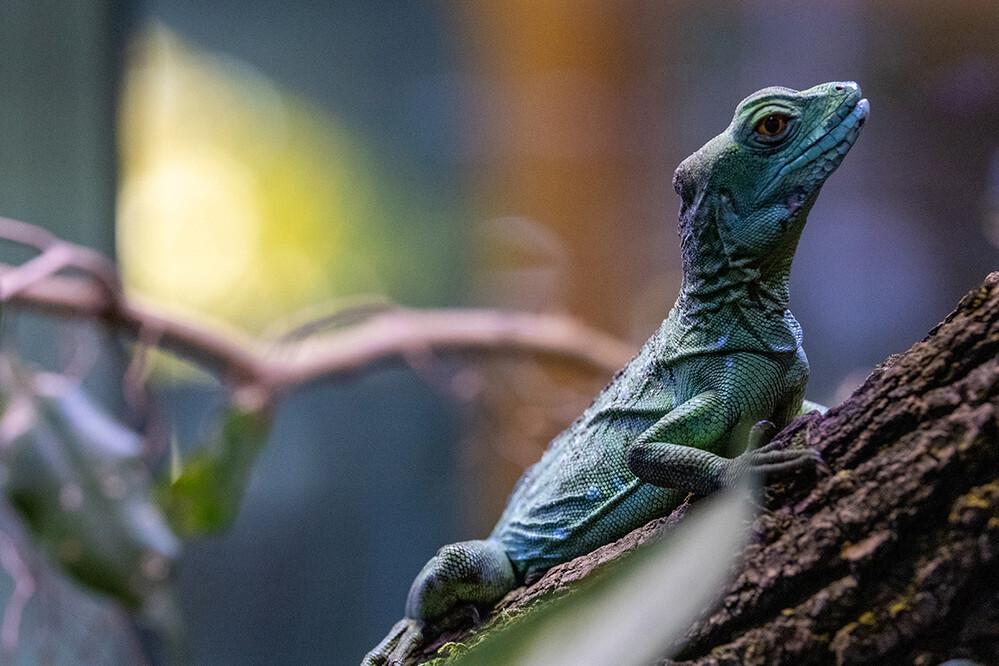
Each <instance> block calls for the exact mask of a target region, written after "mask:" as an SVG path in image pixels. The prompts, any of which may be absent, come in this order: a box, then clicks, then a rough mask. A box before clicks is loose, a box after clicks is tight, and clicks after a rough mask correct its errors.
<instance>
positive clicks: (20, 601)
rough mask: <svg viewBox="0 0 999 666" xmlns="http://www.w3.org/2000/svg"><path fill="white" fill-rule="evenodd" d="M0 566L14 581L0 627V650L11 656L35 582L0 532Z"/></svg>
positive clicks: (11, 541) (10, 541)
mask: <svg viewBox="0 0 999 666" xmlns="http://www.w3.org/2000/svg"><path fill="white" fill-rule="evenodd" d="M0 566H2V567H3V568H4V570H5V571H6V572H7V574H8V575H9V576H10V577H11V579H12V580H13V581H14V591H13V592H12V593H11V595H10V598H9V599H8V600H7V607H6V608H5V609H4V612H3V623H2V625H0V648H2V650H3V652H5V653H7V654H11V653H13V652H14V650H16V649H17V643H18V636H19V634H20V631H21V617H22V616H23V615H24V607H25V606H26V605H27V603H28V601H29V600H30V599H31V597H32V595H34V593H35V581H34V578H32V576H31V572H30V571H29V570H28V567H27V565H26V564H25V563H24V561H23V560H22V559H21V556H20V555H19V554H18V552H17V546H15V545H14V542H13V540H12V539H8V538H7V536H6V535H5V534H3V533H2V532H0Z"/></svg>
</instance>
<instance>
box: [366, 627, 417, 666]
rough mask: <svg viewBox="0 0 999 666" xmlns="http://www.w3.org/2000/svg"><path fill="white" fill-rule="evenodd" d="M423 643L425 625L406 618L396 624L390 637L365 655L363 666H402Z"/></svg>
mask: <svg viewBox="0 0 999 666" xmlns="http://www.w3.org/2000/svg"><path fill="white" fill-rule="evenodd" d="M422 642H423V624H422V623H421V622H418V621H416V620H411V619H409V618H406V619H404V620H399V621H398V622H396V623H395V626H393V627H392V629H391V631H389V633H388V636H386V637H385V638H383V639H382V642H381V643H379V644H378V645H376V646H375V647H374V648H373V649H372V650H371V652H369V653H368V654H366V655H364V660H363V661H361V666H402V664H403V663H404V662H405V660H406V659H407V658H408V657H409V656H410V655H411V654H412V653H413V652H414V651H415V650H416V648H417V647H418V646H419V645H420V643H422Z"/></svg>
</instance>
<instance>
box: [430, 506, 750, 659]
mask: <svg viewBox="0 0 999 666" xmlns="http://www.w3.org/2000/svg"><path fill="white" fill-rule="evenodd" d="M753 512H754V503H753V501H752V500H751V494H750V493H749V492H748V489H747V488H738V489H732V490H730V491H727V492H723V493H719V494H717V495H715V496H713V497H711V498H709V499H707V500H705V501H704V502H701V503H699V504H698V505H697V507H695V509H694V510H693V511H692V512H691V513H690V514H689V515H687V516H685V517H684V519H683V522H682V523H681V524H680V525H679V526H678V527H677V528H676V529H675V530H673V531H671V532H669V533H668V534H667V535H666V537H665V538H664V539H662V540H660V541H656V542H653V543H649V544H646V545H644V546H641V547H640V548H639V549H638V550H636V551H634V552H631V553H628V554H627V555H625V556H623V557H619V558H617V559H615V560H613V561H611V562H609V563H607V564H606V565H604V566H603V568H601V569H599V570H598V571H597V572H596V573H595V575H592V576H588V577H587V578H586V579H585V580H584V581H582V582H581V583H580V584H578V585H577V586H575V588H574V589H573V590H572V591H571V592H570V593H569V594H567V595H565V596H562V597H559V598H557V599H549V600H542V601H540V602H535V605H534V606H532V607H531V610H530V611H528V612H524V611H520V612H517V613H512V614H510V615H509V616H508V617H506V618H504V617H502V616H501V617H500V619H499V621H498V622H495V623H494V624H493V625H490V626H489V627H487V628H486V630H485V631H484V633H482V634H481V635H479V636H477V637H476V639H475V640H473V642H472V643H471V644H470V645H469V646H468V647H467V648H466V647H463V646H457V645H456V646H453V652H452V654H451V655H450V656H449V657H446V658H439V659H437V660H434V661H433V662H431V663H432V664H434V665H435V666H443V665H444V664H453V665H454V666H559V665H562V664H565V665H566V666H569V665H571V666H603V665H605V664H616V665H618V666H642V665H643V664H650V663H653V662H655V661H656V660H657V659H658V658H661V657H662V656H663V654H664V651H666V650H668V649H669V648H670V647H671V646H673V647H676V646H677V645H679V641H680V640H681V639H682V637H683V634H684V632H685V631H686V630H687V629H688V628H689V627H690V626H691V624H693V622H694V621H695V620H697V619H698V617H700V616H701V614H702V613H703V612H704V611H705V610H706V609H707V608H710V605H711V604H712V603H713V602H714V600H715V598H716V596H717V595H718V594H719V591H720V590H721V589H722V585H721V584H722V582H723V581H724V580H725V579H726V576H728V574H729V569H730V566H731V564H732V562H733V560H734V558H735V557H736V556H737V555H738V554H739V553H740V552H742V549H743V547H744V546H745V543H746V540H747V538H748V532H747V527H748V525H749V524H750V521H751V519H752V517H753ZM512 620H517V621H516V622H512Z"/></svg>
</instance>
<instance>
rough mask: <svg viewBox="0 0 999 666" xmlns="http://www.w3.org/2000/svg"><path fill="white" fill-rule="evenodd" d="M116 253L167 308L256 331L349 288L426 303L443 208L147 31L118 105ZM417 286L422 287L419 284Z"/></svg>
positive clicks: (243, 78)
mask: <svg viewBox="0 0 999 666" xmlns="http://www.w3.org/2000/svg"><path fill="white" fill-rule="evenodd" d="M120 116H121V126H120V130H121V131H120V145H121V172H122V182H121V188H120V193H119V197H118V229H117V234H118V249H119V253H120V256H121V262H122V267H123V274H124V278H125V282H126V284H127V285H128V286H129V287H130V288H131V289H134V290H136V291H137V292H139V293H141V294H142V295H143V296H145V297H147V298H149V299H151V300H154V301H156V302H157V303H158V304H160V305H167V306H170V307H173V308H179V309H188V310H191V309H193V310H196V311H199V312H203V313H210V314H211V315H212V316H214V317H220V318H223V319H226V320H228V321H232V322H234V323H237V324H240V325H242V326H245V327H249V328H252V329H259V328H260V327H262V326H264V325H266V324H268V323H270V322H272V321H273V320H274V319H275V318H277V317H278V316H281V315H283V314H287V313H289V312H292V311H294V310H297V309H300V308H302V307H305V306H307V305H310V304H314V303H316V302H320V301H323V300H326V299H330V298H334V297H338V296H344V295H349V294H353V293H356V292H358V291H369V292H370V291H378V292H384V293H386V294H389V295H391V296H394V297H399V298H400V300H406V301H408V302H421V301H423V302H425V301H427V300H432V299H433V298H434V296H435V295H436V294H437V293H438V292H439V290H440V287H441V284H442V282H444V281H446V280H450V279H453V278H451V277H450V276H449V270H448V269H449V268H450V266H449V265H448V263H447V262H446V261H439V260H438V261H427V259H428V258H429V257H430V256H431V255H436V256H437V258H438V259H440V254H439V250H440V247H441V243H448V242H454V240H453V238H452V239H451V240H447V239H446V238H445V237H444V236H443V229H442V225H441V220H443V219H446V218H447V217H449V216H453V212H449V209H448V204H447V203H441V202H439V201H436V200H434V199H433V197H432V196H431V195H430V194H429V193H428V192H427V191H426V190H425V189H423V190H417V189H415V188H412V187H409V186H407V185H406V184H405V183H403V182H400V181H398V180H395V179H388V178H386V177H385V175H384V173H383V169H382V168H381V167H380V165H379V161H378V159H377V157H376V156H375V155H374V154H372V152H371V151H370V150H369V149H368V148H367V147H366V145H365V141H364V138H363V136H362V135H361V134H360V133H359V132H357V131H356V130H354V129H351V128H349V127H347V126H346V125H345V124H343V123H342V122H339V121H338V120H337V119H335V118H333V117H331V116H329V115H328V114H327V113H325V112H323V111H322V110H320V109H319V108H318V107H316V106H314V105H312V104H311V103H309V102H307V101H306V100H305V99H303V98H300V97H298V96H296V95H294V94H291V93H289V92H286V91H284V90H281V89H279V88H278V87H277V86H276V85H275V84H274V83H272V82H271V81H270V80H268V79H267V78H266V77H265V76H263V75H262V74H260V73H259V72H257V71H255V70H253V69H252V68H250V67H249V66H247V65H245V64H243V63H240V62H238V61H236V60H232V59H228V58H225V57H222V56H217V55H212V54H209V53H206V52H203V51H199V50H198V49H196V48H195V47H193V46H191V45H189V44H186V43H184V42H183V41H182V40H181V39H180V38H179V37H178V36H176V35H175V34H173V33H172V32H170V31H169V30H168V29H167V28H165V27H163V26H161V25H157V24H153V25H152V26H151V27H149V28H148V29H147V30H146V31H145V32H144V33H140V35H139V36H138V38H137V39H136V40H135V41H134V43H133V44H132V46H131V51H130V58H129V65H128V68H127V71H126V76H125V85H124V90H123V97H122V101H121V114H120ZM417 274H419V275H420V276H421V279H420V280H413V279H412V276H413V275H417Z"/></svg>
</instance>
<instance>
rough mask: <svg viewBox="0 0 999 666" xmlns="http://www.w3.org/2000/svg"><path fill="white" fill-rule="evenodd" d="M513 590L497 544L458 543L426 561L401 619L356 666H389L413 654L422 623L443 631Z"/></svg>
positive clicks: (507, 564)
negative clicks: (443, 628)
mask: <svg viewBox="0 0 999 666" xmlns="http://www.w3.org/2000/svg"><path fill="white" fill-rule="evenodd" d="M516 586H517V578H516V575H515V574H514V571H513V564H512V563H511V562H510V558H509V557H507V554H506V551H504V550H503V546H501V545H500V544H499V542H497V541H494V540H492V539H485V540H480V541H462V542H460V543H453V544H450V545H447V546H444V547H443V548H441V549H440V550H439V551H437V554H436V555H434V556H433V557H432V558H430V561H428V562H427V563H426V565H424V567H423V569H422V570H421V571H420V573H419V575H417V577H416V580H414V581H413V585H412V586H411V587H410V588H409V597H408V598H407V600H406V618H405V619H403V620H400V621H399V622H397V623H396V624H395V626H393V627H392V630H391V631H390V632H389V634H388V636H386V637H385V638H384V639H383V640H382V642H381V643H379V644H378V645H377V646H375V648H374V649H373V650H371V652H369V653H368V654H367V656H365V658H364V661H362V662H361V666H395V665H396V664H403V663H405V661H406V660H407V658H408V657H410V656H412V655H414V654H416V652H417V651H418V650H419V649H420V648H421V646H422V644H423V628H424V626H425V625H427V624H432V625H434V626H447V625H449V624H450V623H452V622H455V620H459V619H460V618H461V617H463V613H466V612H467V611H468V610H469V609H470V608H471V609H472V610H473V612H474V611H475V609H477V608H478V607H485V606H491V605H493V604H494V603H496V602H497V601H499V600H500V599H501V598H502V597H503V595H505V594H506V593H507V592H509V591H510V590H512V589H513V588H515V587H516Z"/></svg>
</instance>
